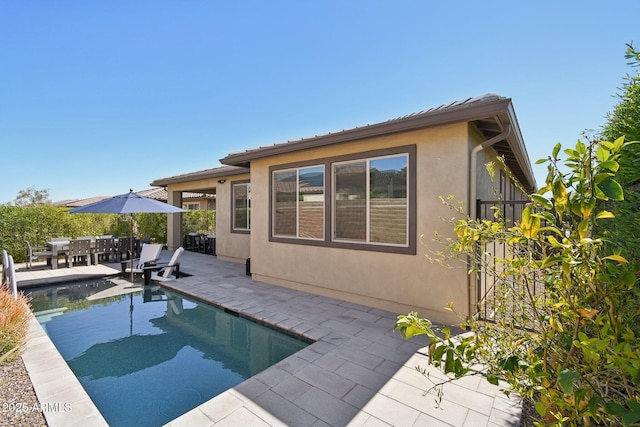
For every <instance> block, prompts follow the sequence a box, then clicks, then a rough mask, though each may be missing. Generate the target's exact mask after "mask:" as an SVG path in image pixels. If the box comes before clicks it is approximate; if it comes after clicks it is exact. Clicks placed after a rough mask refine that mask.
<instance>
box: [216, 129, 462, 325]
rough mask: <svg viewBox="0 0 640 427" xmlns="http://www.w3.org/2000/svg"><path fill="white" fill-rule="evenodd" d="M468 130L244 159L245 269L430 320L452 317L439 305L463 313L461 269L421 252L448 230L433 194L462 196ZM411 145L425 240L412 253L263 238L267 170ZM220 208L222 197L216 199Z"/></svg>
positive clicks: (420, 133) (259, 276) (266, 217)
mask: <svg viewBox="0 0 640 427" xmlns="http://www.w3.org/2000/svg"><path fill="white" fill-rule="evenodd" d="M468 138H469V129H468V126H467V125H466V124H456V125H448V126H442V127H438V128H431V129H427V130H419V131H412V132H407V133H403V134H397V135H393V136H385V137H378V138H373V139H369V140H367V141H358V142H355V143H348V144H342V145H338V146H335V147H323V148H320V149H314V150H307V151H304V152H301V153H289V154H286V155H281V156H278V157H272V158H267V159H260V160H256V161H254V162H252V164H251V178H252V182H251V185H252V201H251V202H252V228H253V230H252V235H251V246H252V251H251V252H252V253H251V270H252V273H253V275H254V278H256V279H257V280H263V281H266V282H271V283H275V284H279V285H284V286H290V287H294V288H298V289H302V290H307V291H311V292H315V293H319V294H323V295H328V296H335V297H340V298H344V299H346V300H349V301H353V302H360V303H364V304H369V305H372V306H374V307H379V308H383V309H387V310H393V311H397V312H399V313H401V312H407V311H409V310H418V311H419V312H420V313H421V314H422V315H428V316H430V317H431V318H433V319H434V320H436V321H455V320H456V318H455V317H454V316H452V315H451V313H450V312H447V311H445V310H443V307H445V306H446V305H447V304H448V303H449V302H450V301H454V302H455V306H456V308H458V309H460V310H461V311H462V312H464V310H465V307H466V305H467V303H466V301H467V283H468V282H467V274H466V269H464V268H460V269H445V268H443V267H441V266H439V265H437V264H433V263H431V262H429V261H428V260H427V259H426V258H425V256H424V255H425V253H426V252H428V251H435V250H439V249H441V247H440V246H439V245H437V244H435V243H434V242H432V240H433V236H434V234H435V232H436V231H438V232H439V233H440V234H441V235H443V236H448V235H451V226H450V225H448V224H446V223H445V222H444V221H443V220H442V219H441V218H447V217H451V216H452V214H453V212H451V211H450V210H449V209H448V208H446V207H445V206H443V205H442V203H441V202H440V196H448V195H449V194H454V195H455V196H456V198H457V199H460V200H466V197H467V185H468V184H467V182H468V167H467V160H466V159H467V155H468V145H469V139H468ZM404 145H416V148H417V150H416V211H417V218H416V225H417V227H416V233H417V235H418V237H419V236H421V235H423V236H424V237H423V238H422V239H420V242H419V243H418V245H417V253H416V254H415V255H406V254H394V253H380V252H372V251H368V250H354V249H342V248H333V247H317V246H307V245H299V244H289V243H279V242H270V241H269V218H270V217H269V167H270V166H273V165H278V164H289V163H294V162H303V161H309V160H313V159H322V158H328V157H338V156H341V155H348V154H353V153H358V152H366V151H369V150H376V149H385V148H391V147H395V146H404ZM218 203H219V206H221V203H222V200H221V198H218Z"/></svg>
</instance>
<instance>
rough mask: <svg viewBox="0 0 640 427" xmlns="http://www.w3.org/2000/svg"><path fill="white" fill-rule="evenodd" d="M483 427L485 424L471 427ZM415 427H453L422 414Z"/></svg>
mask: <svg viewBox="0 0 640 427" xmlns="http://www.w3.org/2000/svg"><path fill="white" fill-rule="evenodd" d="M483 425H484V424H476V425H475V426H469V427H482V426H483ZM413 427H451V424H449V423H446V422H444V421H442V420H439V419H437V418H434V417H432V416H431V415H427V414H420V415H418V419H417V420H416V422H415V424H414V425H413Z"/></svg>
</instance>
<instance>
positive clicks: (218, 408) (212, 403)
mask: <svg viewBox="0 0 640 427" xmlns="http://www.w3.org/2000/svg"><path fill="white" fill-rule="evenodd" d="M243 405H244V402H243V401H242V400H241V399H240V398H239V397H238V396H237V395H236V394H234V393H227V392H225V393H222V394H219V395H218V396H216V397H215V398H213V399H211V400H208V401H207V402H204V403H203V404H202V405H200V406H198V409H199V410H200V411H201V412H202V413H203V414H205V415H206V416H207V418H209V419H211V420H213V421H214V422H217V421H220V420H221V419H223V418H224V417H226V416H227V415H229V414H230V413H232V412H233V411H236V410H238V409H240V408H241V407H242V406H243Z"/></svg>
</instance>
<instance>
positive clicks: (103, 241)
mask: <svg viewBox="0 0 640 427" xmlns="http://www.w3.org/2000/svg"><path fill="white" fill-rule="evenodd" d="M115 250H116V239H114V238H113V237H99V238H97V239H96V249H95V252H94V253H93V257H94V264H96V265H98V262H99V261H100V258H101V257H102V259H103V260H106V261H107V262H113V258H115Z"/></svg>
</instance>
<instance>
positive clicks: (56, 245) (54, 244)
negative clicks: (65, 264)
mask: <svg viewBox="0 0 640 427" xmlns="http://www.w3.org/2000/svg"><path fill="white" fill-rule="evenodd" d="M47 246H48V247H49V248H51V268H52V269H53V270H55V269H57V268H58V257H59V256H60V255H62V254H68V253H69V240H54V241H51V242H47Z"/></svg>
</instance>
